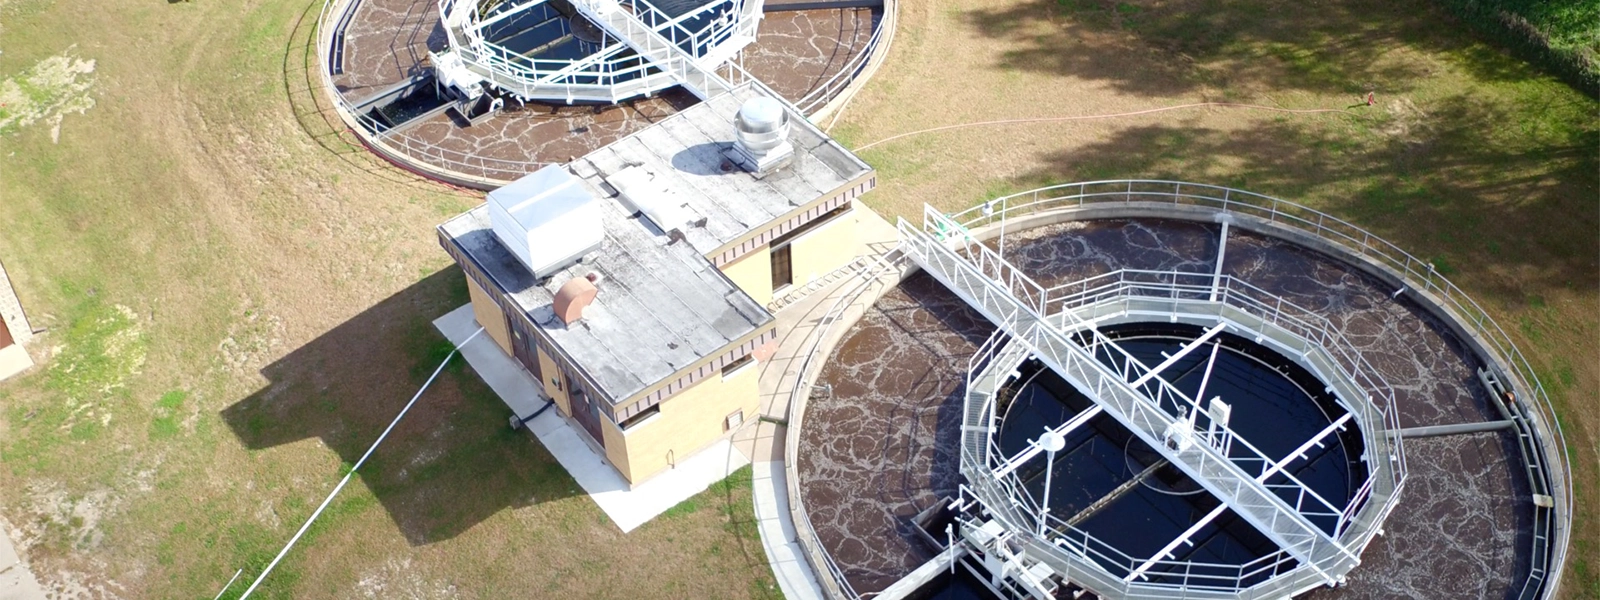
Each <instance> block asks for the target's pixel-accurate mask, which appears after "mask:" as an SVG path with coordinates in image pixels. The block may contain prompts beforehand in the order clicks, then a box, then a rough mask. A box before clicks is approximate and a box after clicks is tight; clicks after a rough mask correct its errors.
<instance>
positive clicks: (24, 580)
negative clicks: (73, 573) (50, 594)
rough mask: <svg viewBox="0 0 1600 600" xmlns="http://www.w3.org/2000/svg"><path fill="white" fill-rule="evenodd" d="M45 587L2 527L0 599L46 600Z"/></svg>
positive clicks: (0, 535)
mask: <svg viewBox="0 0 1600 600" xmlns="http://www.w3.org/2000/svg"><path fill="white" fill-rule="evenodd" d="M44 599H45V595H44V589H43V588H40V587H39V581H38V579H35V578H34V576H33V571H30V570H28V565H25V564H23V563H22V558H21V557H19V556H17V551H16V549H15V548H12V547H11V538H10V537H7V536H6V534H5V531H4V530H3V529H0V600H44Z"/></svg>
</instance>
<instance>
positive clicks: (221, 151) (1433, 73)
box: [0, 0, 1600, 598]
mask: <svg viewBox="0 0 1600 600" xmlns="http://www.w3.org/2000/svg"><path fill="white" fill-rule="evenodd" d="M319 6H320V4H319V3H312V2H310V1H308V0H230V1H221V0H194V1H193V2H176V3H167V2H162V1H160V0H128V1H123V2H89V1H86V0H0V223H4V226H3V227H4V228H3V229H0V260H4V261H5V264H6V267H7V269H8V270H9V272H10V274H11V276H12V278H13V280H14V282H15V283H16V285H17V286H18V288H19V292H20V294H21V296H22V300H23V302H24V303H25V305H26V307H27V308H28V309H29V311H30V316H31V317H32V318H33V320H34V321H35V323H36V325H38V326H42V327H46V328H48V332H47V333H45V334H44V335H43V336H42V337H41V338H39V340H38V341H37V342H36V343H35V344H34V346H33V350H34V352H35V355H36V357H38V358H40V359H42V366H41V367H39V368H37V369H35V370H34V371H33V372H32V373H31V374H29V375H27V376H25V377H22V378H19V379H16V380H12V381H8V382H5V383H3V384H0V526H3V527H5V528H6V529H7V530H8V531H9V532H11V533H12V534H13V538H14V539H15V540H16V541H18V542H19V544H20V545H21V546H22V547H23V548H25V553H26V556H27V557H28V559H29V560H30V562H31V563H32V566H33V568H34V570H35V571H37V572H39V573H41V574H42V575H43V576H44V578H45V579H46V583H47V585H48V586H50V587H52V588H53V589H56V590H58V591H61V592H62V593H63V597H129V598H210V597H211V596H212V595H214V594H216V592H217V590H218V589H220V588H221V586H222V584H223V583H224V582H226V581H227V579H228V578H229V577H230V576H232V575H233V573H234V571H235V570H237V569H240V568H244V569H245V571H246V577H245V579H248V578H249V576H250V575H251V574H253V573H254V572H256V571H258V570H259V569H260V568H261V567H262V566H264V565H265V563H266V562H267V561H268V560H270V558H271V557H272V555H273V554H274V553H275V552H276V551H277V549H278V548H279V547H280V546H281V544H282V543H283V542H284V541H285V540H287V539H288V537H289V536H290V535H292V534H293V532H294V530H295V529H296V528H297V527H298V526H299V524H300V523H301V521H302V520H303V519H304V518H305V516H306V515H308V514H309V513H310V512H311V511H312V510H313V509H314V508H315V507H316V505H317V503H318V502H320V501H321V499H322V497H323V496H324V495H325V494H326V492H327V491H328V490H329V489H330V488H331V486H332V485H333V484H334V483H335V482H336V481H337V480H338V478H339V477H340V476H341V469H343V468H347V466H348V465H349V464H352V463H353V462H354V461H355V460H356V459H357V458H358V457H359V456H360V453H361V452H362V451H364V450H365V448H366V446H367V444H368V443H370V440H371V439H373V438H374V437H375V436H376V435H377V433H378V432H379V431H381V429H382V428H383V426H384V425H386V424H387V423H388V420H389V419H390V418H391V417H392V415H393V414H394V412H395V411H397V410H398V409H399V407H400V406H402V405H403V404H404V403H405V401H406V400H407V399H409V397H410V395H411V394H412V393H413V392H414V391H415V389H416V387H417V385H419V384H420V383H421V381H422V380H423V379H424V378H425V377H426V376H427V374H428V372H429V371H431V369H432V367H433V366H434V365H436V364H437V362H438V360H439V359H440V358H442V356H443V353H442V350H443V346H442V345H441V344H442V343H443V340H442V338H441V337H440V336H438V335H437V334H436V333H435V332H433V330H432V329H431V327H430V326H429V325H428V323H429V321H431V319H433V318H435V317H437V316H438V315H440V314H443V313H444V312H445V311H447V310H449V309H451V308H453V307H455V306H458V305H459V304H461V303H463V302H465V290H464V284H463V283H462V278H461V276H460V273H459V272H458V271H456V270H455V269H452V268H450V267H449V265H450V261H449V259H448V257H446V256H445V254H444V253H443V252H442V251H441V250H440V249H439V248H438V246H437V244H436V242H435V237H434V234H433V226H434V225H435V224H437V223H438V222H440V221H442V220H444V219H445V218H446V217H448V216H450V215H453V214H456V213H457V212H460V211H461V210H464V209H466V208H467V207H470V206H472V205H474V204H476V203H477V202H479V201H480V197H481V196H480V195H478V194H474V193H466V192H461V191H457V190H453V189H450V188H448V187H444V186H440V185H436V184H433V183H429V182H425V181H421V180H418V179H417V178H415V177H412V176H409V175H407V174H405V173H403V172H400V171H397V170H395V169H393V168H392V167H389V166H387V165H386V164H384V163H382V162H381V161H378V160H376V159H374V158H372V157H371V156H370V155H369V154H367V153H366V152H365V151H364V150H362V149H360V148H359V147H352V146H351V145H349V144H348V142H347V141H345V139H344V138H343V137H341V136H340V135H339V133H338V131H337V128H334V127H332V126H330V125H329V124H328V122H327V120H326V118H325V117H324V116H323V115H322V114H320V113H318V111H317V105H316V103H315V101H314V100H315V96H314V95H313V91H312V90H309V89H308V85H309V84H308V82H307V76H306V72H305V68H306V67H305V65H306V58H307V57H306V49H305V38H306V35H307V34H308V33H309V28H308V27H307V25H308V24H307V23H306V20H307V19H311V18H314V16H315V14H316V9H317V8H318V7H319ZM900 27H901V30H900V32H899V34H898V36H897V38H896V46H895V48H894V52H893V54H892V55H891V57H890V59H889V61H888V62H887V64H886V65H885V66H884V68H883V69H882V70H880V71H879V72H878V76H877V78H876V79H875V80H874V81H873V82H872V83H871V84H870V85H869V86H868V87H867V89H866V90H865V91H864V92H863V93H862V94H861V95H860V96H859V97H857V98H856V99H855V101H854V102H853V103H852V104H851V105H850V108H849V111H848V112H847V113H846V115H845V116H844V118H843V119H842V120H841V121H840V123H839V125H838V126H837V127H836V128H835V129H834V132H835V133H836V134H837V135H839V136H840V137H841V139H842V140H844V141H845V143H846V145H847V146H852V147H853V146H857V145H862V144H866V143H869V142H872V141H875V140H880V139H883V138H886V137H889V136H891V135H895V134H900V133H904V132H908V131H914V130H919V129H925V128H929V127H936V126H942V125H949V124H956V123H965V122H972V121H982V120H990V119H1003V118H1015V117H1041V116H1065V115H1089V114H1105V113H1114V112H1123V111H1129V110H1138V109H1143V108H1151V107H1158V106H1167V105H1173V104H1181V103H1189V102H1196V101H1202V100H1228V101H1237V102H1249V103H1257V104H1266V105H1274V106H1283V107H1290V108H1328V107H1331V108H1344V107H1347V106H1350V105H1353V104H1356V103H1357V100H1358V98H1361V97H1364V95H1365V94H1366V93H1367V92H1369V91H1372V92H1375V93H1376V99H1377V103H1376V105H1375V106H1372V107H1366V106H1359V107H1353V108H1351V109H1350V110H1349V111H1347V112H1346V113H1344V114H1337V115H1316V116H1286V115H1281V114H1273V113H1265V112H1250V111H1241V110H1223V109H1207V110H1193V111H1182V112H1169V113H1161V114H1159V115H1154V116H1149V117H1137V118H1127V119H1112V120H1100V121H1086V122H1075V123H1062V124H1048V125H1039V124H1034V125H1026V126H1016V127H1004V126H1002V127H995V128H973V129H963V130H954V131H948V132H941V133H934V134H928V135H923V136H914V137H908V138H905V139H902V140H898V141H895V142H892V143H888V144H884V145H882V146H878V147H876V148H873V149H872V150H871V151H869V152H867V153H866V154H865V155H864V156H865V158H866V159H867V160H868V161H869V162H872V163H873V164H874V165H876V166H877V167H878V168H879V169H880V170H881V174H882V177H881V178H880V189H879V190H878V191H876V192H874V193H873V194H872V195H870V196H869V197H868V202H869V204H872V205H873V206H874V207H875V208H877V209H879V210H880V211H883V212H886V213H909V212H910V211H912V210H914V209H915V208H916V207H917V206H918V205H919V204H920V203H922V202H925V201H926V202H933V203H935V204H937V205H939V206H941V207H945V208H949V209H955V208H960V207H964V206H968V205H971V204H973V203H975V202H978V201H979V200H981V199H983V198H984V197H986V196H989V195H994V194H998V193H1002V192H1006V191H1013V190H1021V189H1027V188H1028V187H1033V186H1037V185H1041V184H1045V183H1052V182H1064V181H1071V180H1078V179H1087V178H1099V177H1119V178H1120V177H1172V178H1179V179H1186V180H1194V181H1202V182H1210V183H1221V184H1228V185H1234V186H1238V187H1242V188H1245V189H1249V190H1252V191H1256V192H1261V193H1266V194H1272V195H1278V196H1282V197H1286V198H1289V199H1293V200H1297V201H1301V202H1304V203H1307V204H1311V205H1313V206H1316V207H1319V208H1323V209H1325V210H1329V211H1331V212H1333V213H1335V214H1340V215H1345V216H1347V217H1349V218H1351V219H1352V220H1354V221H1355V222H1357V223H1359V224H1361V225H1363V226H1365V227H1368V228H1370V229H1372V230H1373V231H1375V232H1377V233H1379V234H1381V235H1383V236H1385V237H1388V238H1389V239H1391V240H1393V241H1395V242H1397V243H1399V244H1401V245H1402V246H1404V247H1406V248H1408V249H1410V250H1411V251H1412V252H1413V253H1415V254H1418V255H1420V256H1425V257H1429V258H1431V259H1433V260H1435V261H1436V263H1437V264H1439V265H1441V266H1443V267H1444V268H1445V269H1446V270H1447V271H1448V274H1449V275H1450V276H1451V277H1452V278H1453V279H1455V280H1456V281H1457V282H1458V283H1459V284H1461V285H1462V287H1464V288H1465V289H1467V290H1469V291H1470V292H1472V293H1473V294H1475V295H1476V296H1477V298H1478V299H1479V300H1480V301H1482V302H1484V303H1485V304H1486V306H1488V307H1489V308H1490V310H1491V311H1493V312H1495V314H1496V316H1497V318H1498V319H1499V320H1500V321H1501V323H1502V324H1503V325H1505V326H1506V327H1508V328H1510V329H1513V330H1514V331H1513V335H1515V336H1518V337H1519V338H1520V340H1521V342H1522V344H1523V348H1524V350H1525V351H1527V352H1528V353H1529V355H1530V359H1531V360H1533V361H1534V363H1535V364H1536V365H1537V367H1538V368H1539V369H1540V370H1541V373H1543V374H1544V377H1543V379H1544V380H1545V383H1546V386H1547V387H1549V388H1550V390H1551V391H1552V394H1553V396H1554V397H1555V399H1556V402H1557V404H1558V406H1559V408H1560V410H1561V411H1562V415H1563V423H1562V425H1563V428H1564V430H1565V432H1566V434H1567V436H1568V442H1569V444H1570V446H1571V458H1573V459H1574V460H1575V471H1576V473H1577V478H1578V492H1579V494H1581V495H1585V497H1592V495H1593V494H1594V493H1595V488H1596V485H1597V484H1600V470H1597V468H1596V467H1597V465H1600V446H1597V444H1596V442H1597V438H1596V435H1597V430H1596V429H1597V427H1600V408H1597V406H1596V404H1595V402H1594V399H1595V398H1596V397H1597V396H1600V341H1597V340H1600V316H1597V315H1600V262H1597V261H1600V200H1597V199H1600V157H1597V155H1600V124H1597V121H1600V120H1597V111H1600V105H1597V103H1596V102H1595V101H1594V100H1592V99H1590V98H1587V97H1584V96H1582V95H1580V94H1578V93H1576V92H1574V91H1572V90H1571V89H1570V88H1568V87H1565V86H1563V85H1562V84H1560V83H1558V82H1556V81H1554V80H1552V79H1551V78H1549V77H1547V76H1544V75H1541V74H1540V73H1539V72H1537V71H1535V70H1533V69H1532V68H1531V67H1529V66H1528V65H1526V64H1524V63H1522V62H1519V61H1517V60H1515V59H1512V58H1508V57H1507V55H1505V54H1504V53H1502V52H1500V51H1498V50H1496V49H1495V48H1492V47H1489V46H1486V45H1484V44H1481V43H1478V42H1475V41H1473V38H1472V37H1471V36H1470V35H1469V34H1466V33H1462V31H1463V30H1464V28H1461V27H1456V26H1454V25H1452V23H1451V21H1450V20H1449V19H1448V17H1446V16H1445V13H1443V12H1442V11H1440V10H1439V9H1437V8H1436V7H1435V6H1434V5H1432V4H1429V3H1427V2H1422V1H1420V0H1398V1H1397V2H1380V1H1377V0H1341V1H1338V2H1321V3H1315V4H1312V3H1291V2H1272V1H1267V0H1226V1H1225V0H1160V1H1157V0H1148V1H1146V0H1139V1H1127V2H1100V1H1096V0H924V1H921V2H906V3H904V5H903V6H902V12H901V19H900ZM505 415H506V411H505V409H504V407H503V406H501V405H499V403H498V400H496V399H495V398H494V397H493V395H492V394H491V393H490V392H489V391H488V390H487V388H486V387H485V386H484V385H483V384H482V383H481V382H480V381H478V379H477V378H476V376H475V375H473V374H472V372H471V370H470V369H467V368H464V367H461V366H459V365H457V366H455V367H452V368H451V369H450V370H449V371H448V373H447V374H446V375H445V376H442V378H441V381H440V382H438V383H436V384H435V387H434V388H433V389H432V390H430V392H429V393H428V395H427V396H426V397H425V398H424V400H423V401H422V402H421V403H420V404H419V406H418V408H417V409H415V410H414V411H413V413H412V414H411V416H410V417H408V419H407V421H406V422H405V424H403V425H402V426H401V427H400V428H399V429H398V430H397V431H396V432H395V433H394V434H393V435H391V437H390V438H389V440H388V441H387V442H386V444H385V446H384V448H383V449H382V450H380V451H379V453H378V454H377V455H375V456H374V458H373V460H372V462H370V463H368V466H367V467H364V473H363V474H362V476H361V477H360V481H359V482H357V483H358V485H352V486H350V487H348V488H346V491H345V493H344V495H343V496H342V497H341V499H340V500H339V501H338V502H336V503H335V504H334V506H333V507H332V508H330V512H329V513H328V514H325V515H324V517H323V520H322V521H321V523H320V524H319V525H318V526H317V527H316V528H314V529H313V532H312V533H311V534H310V535H308V537H307V538H306V539H304V540H302V542H301V543H300V546H299V547H298V548H297V550H296V551H295V552H294V553H293V554H291V555H290V557H289V558H288V559H287V560H286V562H285V563H284V564H283V565H281V566H280V567H279V570H278V571H277V572H276V573H275V574H274V576H273V579H272V580H271V582H270V583H269V585H268V586H266V587H265V588H264V591H266V592H268V593H266V594H264V595H263V596H262V597H281V598H290V597H293V598H351V597H381V598H391V597H417V598H431V597H466V598H477V597H504V596H506V595H508V594H512V593H515V594H520V595H523V596H531V597H547V598H561V597H679V598H717V597H727V598H745V597H771V596H775V595H776V594H777V592H776V591H774V590H773V589H772V585H773V584H772V580H771V575H770V571H769V570H768V568H767V566H766V564H765V558H764V555H763V553H762V550H761V548H760V542H759V540H758V539H757V538H756V537H755V530H754V526H753V518H752V515H751V508H750V501H749V494H750V489H749V488H750V486H749V480H748V477H749V475H748V471H746V472H744V473H742V474H741V475H739V476H736V477H735V478H733V479H730V480H729V482H727V483H725V484H723V485H719V486H717V487H715V488H714V489H712V490H709V491H707V492H706V493H704V494H702V495H700V496H698V497H696V498H695V499H693V500H690V501H689V502H686V503H685V504H684V505H683V506H680V507H678V508H675V509H673V510H672V511H671V513H670V514H669V515H668V516H665V517H663V518H660V519H657V520H656V521H654V522H652V523H650V524H648V525H647V526H645V527H643V528H641V529H640V530H637V531H635V532H633V533H631V534H628V535H626V536H625V535H622V534H620V533H618V532H617V531H616V529H615V527H614V526H612V525H611V524H610V523H608V522H606V520H605V518H604V516H603V514H602V513H601V512H600V511H599V510H598V509H597V508H596V507H595V506H594V504H593V503H592V502H590V501H589V500H588V499H587V498H585V497H583V496H582V495H581V494H580V493H578V492H577V490H576V489H575V486H574V485H573V483H572V481H571V479H570V477H568V476H567V475H566V474H565V472H564V471H562V470H561V469H560V468H559V466H557V465H556V464H555V463H554V461H553V460H552V459H551V458H550V457H549V455H548V454H546V453H545V452H544V451H543V449H542V447H540V446H539V445H538V444H537V443H536V442H533V441H532V440H530V439H528V438H527V437H525V436H522V435H520V434H514V433H512V432H510V431H508V430H507V429H506V427H505ZM1591 506H1592V504H1583V503H1580V507H1579V508H1580V521H1579V525H1578V527H1579V530H1578V533H1577V534H1576V535H1575V536H1574V539H1575V548H1574V560H1573V563H1572V569H1571V571H1569V574H1568V575H1569V576H1568V578H1567V579H1566V584H1567V585H1566V586H1565V589H1566V591H1567V594H1566V596H1567V597H1571V598H1579V597H1592V596H1600V547H1597V546H1596V545H1597V544H1600V523H1597V521H1596V519H1597V518H1600V512H1597V511H1596V509H1594V508H1591ZM236 586H237V587H235V588H234V592H235V593H237V592H238V591H242V587H243V586H241V585H239V584H236Z"/></svg>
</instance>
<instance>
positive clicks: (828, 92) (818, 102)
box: [794, 0, 900, 115]
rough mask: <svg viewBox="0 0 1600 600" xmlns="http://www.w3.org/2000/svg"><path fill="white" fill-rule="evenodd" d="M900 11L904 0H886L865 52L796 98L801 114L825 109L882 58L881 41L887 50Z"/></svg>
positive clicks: (863, 48)
mask: <svg viewBox="0 0 1600 600" xmlns="http://www.w3.org/2000/svg"><path fill="white" fill-rule="evenodd" d="M899 13H900V0H884V3H883V15H882V16H881V17H880V18H879V21H878V25H877V26H876V27H874V28H873V30H872V37H869V38H867V43H866V45H865V46H863V47H862V48H861V52H860V53H858V54H856V55H855V56H853V57H851V58H850V60H848V61H846V62H845V65H844V68H843V69H840V70H839V71H838V72H837V73H834V74H833V76H832V77H829V78H828V79H826V80H824V81H823V82H822V83H821V84H819V85H817V86H816V87H814V88H812V89H811V91H810V92H807V93H806V95H804V96H801V97H800V99H799V100H795V101H794V104H795V106H797V107H799V108H800V111H801V114H805V115H811V114H813V113H815V112H817V111H818V110H821V109H822V107H824V106H826V105H827V104H828V103H829V102H831V101H833V99H834V98H837V97H839V96H840V94H843V93H844V91H845V90H846V89H847V88H849V87H850V84H851V83H852V82H854V81H855V80H856V77H857V76H859V75H861V74H862V73H863V72H865V71H866V70H867V68H868V66H869V64H870V63H871V62H872V61H873V60H875V59H879V58H881V56H879V48H878V46H879V45H880V44H881V45H883V46H884V49H887V48H888V45H889V43H890V42H891V41H892V39H893V37H894V31H895V24H896V22H897V21H898V19H899Z"/></svg>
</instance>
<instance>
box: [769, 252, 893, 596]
mask: <svg viewBox="0 0 1600 600" xmlns="http://www.w3.org/2000/svg"><path fill="white" fill-rule="evenodd" d="M900 260H901V257H900V256H899V255H898V254H896V253H893V252H891V253H890V254H888V255H885V256H884V257H882V258H872V259H869V260H866V261H865V265H864V267H863V268H862V269H861V270H860V271H857V272H855V273H854V274H853V275H851V276H850V277H851V278H853V279H854V280H853V281H850V282H849V283H848V284H845V283H841V284H840V285H849V287H848V288H845V290H844V291H843V292H842V293H840V294H839V296H838V298H837V299H835V300H834V302H833V304H832V305H830V306H829V307H828V310H827V311H826V312H825V313H823V316H822V318H821V319H819V320H818V321H817V324H816V326H815V327H814V328H813V329H812V331H813V332H814V333H813V334H812V338H811V340H810V344H809V345H808V346H807V348H806V350H805V352H804V353H803V356H805V359H804V360H802V361H801V363H800V368H799V370H798V371H796V372H797V373H798V377H796V379H795V384H794V387H793V388H791V389H790V391H789V414H788V431H790V432H793V433H794V434H798V433H799V432H800V430H801V426H802V425H803V420H804V417H805V406H806V402H807V401H808V400H809V398H810V393H811V389H812V387H811V384H812V381H813V379H814V377H815V375H816V373H813V370H816V369H818V368H819V367H820V366H821V363H820V361H821V359H824V358H827V357H826V356H825V355H821V354H820V353H819V348H821V346H822V344H823V341H824V340H825V339H827V338H828V337H829V331H830V330H831V329H832V328H833V326H834V324H835V323H837V322H838V321H839V319H840V318H842V317H843V316H844V314H845V313H846V312H848V311H849V310H850V308H851V306H852V305H853V304H854V303H855V302H856V300H857V299H858V298H860V297H861V294H863V293H865V292H866V290H867V288H868V287H869V286H870V285H872V284H873V283H874V282H879V281H880V280H879V278H880V277H882V276H883V275H885V274H887V273H889V272H891V271H893V270H895V269H896V268H897V265H898V263H899V262H900ZM847 281H849V280H847ZM799 446H800V444H799V443H798V437H797V435H791V437H790V438H789V440H788V442H787V443H786V444H785V445H784V465H785V466H784V468H785V470H786V471H787V474H788V484H789V489H788V493H789V510H790V518H791V519H793V520H794V521H795V529H796V534H795V538H796V542H798V543H799V544H800V548H801V550H802V551H804V552H805V558H806V562H807V563H809V564H810V565H811V570H812V572H813V573H816V574H817V575H818V576H819V577H822V576H826V577H827V578H828V581H827V582H822V583H824V584H825V586H826V587H831V588H832V589H831V591H830V595H838V596H842V597H843V598H845V599H846V600H859V599H860V598H861V597H862V596H861V594H859V593H857V592H856V591H855V588H854V586H852V585H851V584H850V580H849V578H847V577H846V576H845V574H844V570H843V569H841V568H840V567H839V564H838V563H837V562H836V561H834V559H833V555H832V554H830V553H829V552H828V550H827V549H826V548H823V547H822V544H821V543H820V542H819V541H818V540H816V539H815V535H816V534H815V532H816V527H815V526H814V525H813V524H812V523H811V513H809V512H807V511H806V509H805V499H804V497H803V496H802V495H801V494H800V478H799V476H798V465H799V462H798V461H799ZM829 583H831V585H827V584H829Z"/></svg>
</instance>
